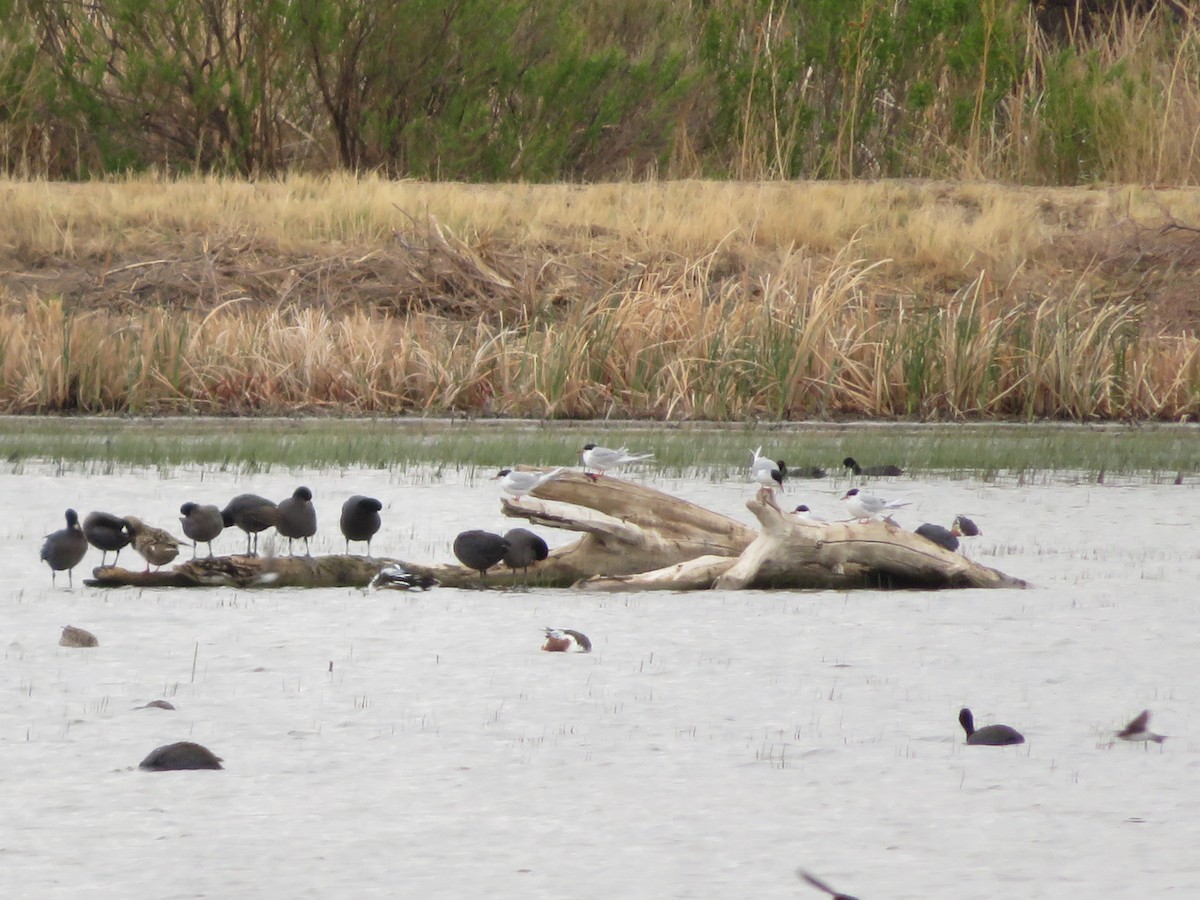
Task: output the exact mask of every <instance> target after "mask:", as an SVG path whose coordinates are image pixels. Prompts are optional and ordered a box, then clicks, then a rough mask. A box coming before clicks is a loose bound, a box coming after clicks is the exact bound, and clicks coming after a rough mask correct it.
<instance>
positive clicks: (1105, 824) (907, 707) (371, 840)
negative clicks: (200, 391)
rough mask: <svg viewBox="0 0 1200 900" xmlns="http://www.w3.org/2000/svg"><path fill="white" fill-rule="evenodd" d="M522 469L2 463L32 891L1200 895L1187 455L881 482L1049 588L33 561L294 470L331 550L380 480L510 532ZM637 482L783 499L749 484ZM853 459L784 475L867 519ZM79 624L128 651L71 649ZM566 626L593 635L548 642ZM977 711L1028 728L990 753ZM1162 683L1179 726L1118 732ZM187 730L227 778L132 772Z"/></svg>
mask: <svg viewBox="0 0 1200 900" xmlns="http://www.w3.org/2000/svg"><path fill="white" fill-rule="evenodd" d="M493 472H494V470H491V469H486V470H485V469H479V470H473V469H471V468H469V467H460V468H455V469H444V470H434V469H431V468H421V467H410V468H407V469H404V470H402V471H401V470H388V469H378V468H353V467H348V468H339V469H335V470H323V471H313V470H296V469H293V470H271V471H266V472H260V473H257V474H238V473H236V472H233V471H221V470H220V469H219V468H214V467H209V468H205V467H201V466H187V465H180V466H174V467H172V468H170V469H161V470H160V469H156V468H137V467H124V468H111V467H110V469H109V470H107V471H104V470H99V471H98V470H97V469H96V467H89V466H86V465H78V464H76V465H68V466H66V467H61V466H56V465H54V464H52V463H45V462H36V461H25V462H21V463H9V465H8V467H7V470H6V471H4V472H0V504H2V508H3V509H4V510H5V511H6V512H5V515H4V516H3V518H2V519H0V550H2V551H3V555H4V559H5V560H6V565H5V566H4V567H3V569H2V570H0V597H2V598H3V599H2V602H3V609H4V617H3V622H4V626H5V628H4V662H3V666H4V678H3V681H2V685H3V688H2V689H3V692H4V695H3V702H0V752H2V753H3V757H2V759H3V772H4V775H3V780H4V788H5V795H6V814H5V829H4V837H3V840H2V841H0V847H2V849H0V853H2V855H3V865H2V866H0V873H2V874H0V884H3V885H5V887H6V888H7V890H6V893H7V894H9V895H10V896H14V895H20V896H25V897H77V896H81V895H84V894H86V895H88V896H111V897H123V898H143V897H144V898H169V897H222V898H228V897H262V896H275V897H292V898H299V897H322V898H323V897H375V896H378V897H391V896H408V897H479V896H489V897H497V898H498V897H522V898H528V897H595V898H613V897H622V898H626V897H639V898H641V897H645V898H663V897H696V898H713V897H758V898H765V897H780V898H785V897H786V898H793V897H804V896H812V897H817V896H819V895H818V894H817V893H816V892H815V891H812V890H811V889H810V888H808V887H807V886H804V885H802V884H801V883H800V882H799V881H798V880H797V878H796V875H795V870H796V869H797V868H799V867H803V868H805V869H807V870H810V871H812V872H814V873H816V874H818V875H820V876H821V877H823V878H825V879H826V880H828V881H829V882H830V883H831V884H833V885H834V886H835V887H837V888H838V889H839V890H843V891H846V892H848V893H851V894H854V895H856V896H858V897H861V898H864V900H871V898H891V900H899V898H930V897H953V898H956V900H962V898H995V897H1000V896H1020V897H1025V898H1033V897H1063V896H1067V897H1130V896H1158V895H1163V894H1168V893H1169V894H1171V895H1172V896H1179V897H1196V896H1200V858H1198V857H1197V856H1196V847H1197V846H1198V845H1200V813H1198V812H1197V809H1198V808H1200V778H1198V777H1197V775H1198V773H1200V720H1198V719H1196V718H1194V716H1193V714H1194V713H1195V712H1196V707H1197V702H1198V700H1200V696H1198V694H1200V687H1198V686H1200V603H1198V602H1197V593H1198V592H1197V582H1198V580H1200V542H1198V540H1197V532H1196V529H1195V525H1196V522H1197V515H1196V498H1197V495H1196V493H1195V479H1194V478H1189V479H1188V480H1186V481H1185V483H1184V484H1182V485H1175V484H1171V483H1170V481H1169V480H1164V479H1154V478H1149V477H1146V478H1139V477H1137V476H1136V475H1133V476H1125V477H1122V478H1120V479H1118V478H1112V477H1109V478H1106V479H1105V483H1104V484H1097V483H1095V478H1094V477H1085V476H1082V475H1081V476H1078V477H1076V476H1073V475H1071V474H1070V473H1064V472H1053V473H1051V472H1047V473H1045V474H1043V475H1038V476H1036V477H1032V478H1031V477H1029V476H1028V475H1026V476H1024V477H1021V478H1017V477H1015V476H1006V475H1005V474H1003V473H999V474H997V475H996V476H995V477H991V478H989V479H987V480H981V479H975V478H969V477H962V476H961V475H952V474H949V473H943V474H939V473H937V472H936V471H934V472H922V473H920V474H918V475H916V476H904V477H901V478H895V479H888V480H886V481H885V482H883V481H873V482H868V484H869V485H870V487H871V489H872V490H873V491H875V492H876V493H879V494H881V495H884V496H887V497H889V498H896V499H905V500H910V501H912V506H911V507H910V508H908V509H905V510H901V511H900V513H899V514H898V515H897V517H896V518H897V520H898V522H899V523H900V524H901V525H903V526H905V527H908V528H913V527H915V526H917V525H919V524H920V523H921V522H925V521H931V522H938V523H940V524H943V525H947V526H948V525H949V524H950V520H951V519H952V518H953V516H954V515H955V514H956V513H966V514H968V515H970V516H971V517H972V518H974V519H975V520H976V521H977V522H978V523H979V524H980V526H981V527H982V529H983V532H984V533H983V535H982V536H980V537H977V538H973V539H970V540H968V541H965V542H964V544H965V549H966V552H967V553H968V554H970V555H971V556H972V557H973V558H976V559H978V560H979V561H981V562H983V563H985V564H987V565H990V566H994V567H996V568H999V569H1001V570H1003V571H1005V572H1007V573H1008V574H1010V575H1015V576H1018V577H1021V578H1025V579H1027V580H1028V581H1029V582H1030V583H1031V585H1032V587H1031V588H1030V589H1028V590H1023V591H1021V590H996V591H943V592H895V593H883V592H871V591H861V592H853V593H839V592H790V591H779V592H756V591H748V592H737V593H722V592H715V591H713V592H697V593H686V592H684V593H640V594H632V593H630V594H589V593H584V592H579V591H570V590H528V591H522V590H512V591H498V590H497V591H491V590H488V591H483V590H452V589H446V588H435V589H433V590H431V591H428V592H425V593H418V592H414V593H407V594H406V593H394V592H386V591H383V592H364V591H359V590H351V589H338V590H259V591H237V590H226V589H212V590H133V589H93V588H87V587H83V586H81V583H80V582H81V581H82V578H83V577H84V576H85V575H86V574H87V573H90V571H91V569H92V568H93V567H94V566H96V565H98V563H99V559H100V554H99V551H96V550H94V549H93V550H89V551H88V555H87V557H86V558H85V560H84V563H83V565H81V566H80V567H79V568H77V569H76V572H75V576H76V579H75V587H74V589H73V590H68V589H66V588H65V586H64V585H65V581H66V579H65V578H64V577H63V576H62V575H61V574H60V576H59V587H58V588H56V589H52V588H51V585H50V574H49V572H48V570H47V569H46V567H45V565H44V564H41V563H40V562H39V561H38V550H39V547H40V544H41V539H42V536H43V535H44V534H46V533H47V532H49V531H52V530H55V529H58V528H61V527H62V525H63V511H64V509H66V508H67V507H74V508H75V509H77V510H79V513H80V516H81V517H82V516H83V515H84V514H85V513H86V512H88V511H90V510H94V509H102V510H106V511H110V512H115V513H118V514H121V515H127V514H131V515H138V516H140V517H142V518H143V519H145V520H146V521H148V522H150V523H152V524H155V525H160V526H164V527H167V528H169V529H170V530H173V531H175V533H176V534H179V531H178V527H177V526H178V509H179V506H180V504H181V503H182V502H184V501H187V500H195V501H198V502H205V503H216V504H218V505H223V504H224V503H225V502H226V501H227V500H228V499H229V498H230V497H232V496H233V495H234V494H236V493H240V492H243V491H253V492H256V493H260V494H263V495H265V496H268V497H271V498H273V499H282V498H283V497H286V496H288V495H289V494H290V493H291V491H292V490H293V488H294V487H296V486H297V485H300V484H304V485H307V486H308V487H310V488H311V489H312V491H313V494H314V497H315V500H314V503H315V504H316V507H317V510H318V515H319V524H320V531H319V532H318V535H317V538H316V539H315V541H314V547H313V550H314V553H330V552H337V553H340V552H342V547H343V544H342V539H341V536H340V534H339V532H338V530H337V514H338V510H339V508H340V506H341V502H342V500H344V499H345V498H346V497H348V496H349V495H351V494H354V493H363V494H371V495H374V496H376V497H379V498H380V499H381V500H382V501H383V504H384V509H383V523H384V524H383V529H382V531H381V532H380V534H379V535H377V537H376V539H375V541H374V542H373V545H372V547H373V549H374V551H375V552H376V553H377V554H379V555H387V556H394V557H397V558H401V559H410V560H414V561H422V562H436V561H448V560H450V559H451V558H452V557H451V552H450V544H451V541H452V540H453V538H454V536H455V534H457V533H458V532H459V531H461V530H464V529H467V528H476V527H478V528H486V529H490V530H504V529H505V528H507V527H511V526H512V525H514V524H517V523H514V522H513V520H508V519H505V518H503V517H502V516H501V515H500V512H499V507H500V504H499V491H498V489H497V486H496V484H495V482H492V481H489V480H488V476H490V475H491V474H493ZM629 477H631V478H634V479H636V480H642V481H645V482H646V483H649V484H651V485H653V486H656V487H659V488H661V489H663V490H666V491H669V492H672V493H675V494H678V495H680V496H683V497H686V498H687V499H690V500H693V501H695V502H697V503H700V504H702V505H704V506H707V507H709V508H712V509H715V510H718V511H721V512H725V513H727V514H730V515H733V516H736V517H738V518H741V519H744V520H745V521H747V522H749V523H753V519H752V517H751V516H750V514H749V513H748V512H747V511H746V510H745V508H744V503H745V501H746V500H747V499H749V498H750V497H751V496H752V494H753V491H754V487H753V486H752V485H750V484H749V483H747V482H745V481H743V480H741V479H740V478H732V477H731V478H729V479H724V480H723V479H714V478H712V477H708V476H703V475H699V476H696V477H684V476H675V475H671V476H666V475H663V474H662V473H660V472H655V471H653V470H649V471H643V472H636V471H635V472H631V473H630V474H629ZM849 484H850V481H849V480H848V479H847V477H846V476H845V475H842V474H840V473H839V474H837V475H835V476H831V477H828V478H825V479H822V480H820V481H798V482H789V483H788V485H787V489H786V491H785V492H784V494H783V500H784V502H785V503H787V504H794V503H799V502H806V503H808V504H809V505H810V506H811V507H813V509H814V510H815V511H817V512H819V513H823V514H825V515H826V516H828V517H831V518H832V517H839V518H840V517H843V513H842V511H841V509H840V504H839V503H838V502H837V499H836V498H838V497H840V496H841V494H842V493H844V491H845V490H846V488H847V487H848V486H849ZM538 530H539V531H540V532H541V533H543V534H544V535H546V537H547V539H548V540H549V541H550V543H551V544H552V545H558V544H562V543H566V542H568V541H569V540H571V539H572V537H571V536H570V535H566V534H560V533H555V532H553V531H548V530H546V529H538ZM241 546H242V536H241V534H240V532H238V533H226V534H224V535H222V536H221V537H220V538H218V540H217V542H216V549H217V552H219V553H228V552H232V551H235V550H237V549H238V548H239V547H241ZM265 546H266V547H270V546H271V540H270V539H267V540H266V541H265ZM274 546H275V549H276V552H286V545H285V543H280V542H278V541H277V540H276V542H275V544H274ZM184 553H185V554H187V553H190V551H188V550H185V551H184ZM121 563H122V564H124V565H127V566H131V567H132V566H134V565H141V564H142V563H141V560H140V558H138V557H136V556H135V555H134V554H133V553H132V551H131V550H126V551H124V552H123V553H122V556H121ZM68 624H71V625H75V626H79V627H82V628H86V629H88V630H90V631H92V632H93V633H94V634H96V635H97V637H98V638H99V641H100V646H99V647H98V648H95V649H67V648H63V647H60V646H58V643H57V642H58V637H59V633H60V629H61V628H62V626H64V625H68ZM546 625H551V626H560V627H569V628H576V629H579V630H581V631H583V632H585V633H586V634H588V635H589V636H590V637H591V639H592V641H593V643H594V647H595V649H594V651H593V652H592V653H590V654H578V653H572V654H551V653H543V652H540V650H539V647H540V645H541V642H542V633H541V630H542V627H543V626H546ZM157 699H165V700H169V701H170V702H171V703H173V704H174V705H175V706H176V707H177V709H176V711H174V712H171V711H164V710H159V709H137V708H136V707H139V706H141V705H143V704H146V703H148V702H149V701H152V700H157ZM962 706H969V707H971V708H972V709H973V710H974V712H975V717H976V721H977V722H978V723H980V724H986V723H992V722H1003V723H1007V724H1009V725H1013V726H1015V727H1016V728H1018V729H1020V730H1021V731H1022V732H1024V734H1025V736H1026V739H1027V742H1026V743H1025V744H1024V745H1021V746H1016V747H1004V748H993V747H967V746H965V745H964V742H963V738H964V735H963V733H962V731H961V730H960V728H959V726H958V723H957V714H958V710H959V708H960V707H962ZM1143 708H1149V709H1151V710H1152V712H1153V718H1152V720H1151V726H1152V727H1153V728H1154V730H1156V731H1159V732H1161V733H1164V734H1167V735H1170V737H1169V739H1168V740H1167V741H1166V742H1165V744H1163V745H1162V746H1161V747H1160V746H1157V745H1150V747H1149V749H1145V748H1144V747H1143V746H1142V745H1140V744H1139V745H1130V744H1119V745H1117V746H1110V741H1111V738H1112V735H1113V733H1114V731H1115V730H1116V729H1118V728H1119V727H1120V726H1121V725H1123V724H1124V723H1125V722H1126V721H1128V720H1129V719H1130V718H1132V717H1133V716H1134V715H1135V714H1136V713H1138V712H1139V711H1140V710H1141V709H1143ZM1194 726H1196V727H1194ZM179 740H193V741H198V742H200V743H202V744H204V745H206V746H208V747H210V748H211V749H212V750H213V751H215V752H216V753H217V754H218V755H219V756H222V757H223V758H224V759H225V771H223V772H169V773H161V774H159V773H146V772H141V771H139V770H138V769H137V768H136V767H137V764H138V762H139V761H140V760H141V759H142V758H143V757H144V756H145V755H146V754H147V753H149V752H150V750H152V749H153V748H155V747H157V746H159V745H162V744H166V743H170V742H173V741H179ZM1189 773H1191V774H1189Z"/></svg>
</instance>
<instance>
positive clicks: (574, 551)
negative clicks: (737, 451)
mask: <svg viewBox="0 0 1200 900" xmlns="http://www.w3.org/2000/svg"><path fill="white" fill-rule="evenodd" d="M746 506H747V508H748V509H749V510H750V511H751V512H752V513H753V514H754V516H755V517H756V518H757V519H758V521H759V524H760V526H761V530H760V531H759V532H758V533H757V534H756V533H755V531H754V530H753V529H752V528H750V527H748V526H746V525H744V524H742V523H741V522H738V521H736V520H734V519H731V518H729V517H727V516H724V515H721V514H720V513H716V512H713V511H711V510H707V509H704V508H703V507H701V506H697V505H696V504H694V503H689V502H688V501H686V500H681V499H680V498H678V497H673V496H671V495H669V494H665V493H663V492H662V491H658V490H655V489H653V488H649V487H646V486H644V485H640V484H636V483H634V482H630V481H624V480H622V479H618V478H612V477H609V476H604V477H600V478H592V477H590V476H587V475H583V474H581V473H579V472H565V473H563V474H561V475H559V476H558V477H556V478H554V479H552V480H550V481H547V482H544V483H543V484H542V485H540V486H539V487H537V488H536V489H535V490H534V491H533V492H532V493H531V494H529V495H526V496H524V497H522V498H521V499H520V500H509V499H507V498H506V499H503V500H501V512H503V514H504V515H506V516H509V517H511V518H517V519H524V520H526V521H528V522H529V523H530V524H531V525H534V526H542V527H545V528H558V529H563V530H566V531H572V532H575V533H578V534H579V535H580V537H579V539H578V540H576V541H574V542H573V543H571V544H568V545H566V546H563V547H557V548H555V549H554V550H552V551H551V552H550V556H549V558H548V559H546V560H544V561H542V562H539V563H536V564H534V565H533V566H531V567H530V568H529V569H528V571H519V570H518V571H510V570H508V569H506V568H504V567H503V566H502V565H501V566H496V567H494V568H492V569H491V570H490V571H489V572H488V574H487V577H486V579H481V578H480V575H479V573H478V572H476V571H474V570H471V569H467V568H465V567H463V566H459V565H449V564H447V565H421V564H417V563H410V562H405V563H401V565H403V566H404V567H405V568H406V569H407V570H408V571H410V572H412V573H414V574H416V575H420V576H428V577H432V578H435V579H437V581H438V582H439V583H440V584H442V585H444V586H447V587H469V586H478V585H480V584H481V583H482V584H485V585H486V586H489V587H507V586H518V585H536V586H546V587H569V586H575V587H577V588H579V589H582V590H595V591H642V590H705V589H708V588H716V589H719V590H738V589H743V588H791V589H803V588H810V589H826V590H827V589H837V590H849V589H853V588H926V589H928V588H969V587H977V588H978V587H989V588H991V587H1025V586H1026V585H1025V582H1023V581H1021V580H1020V579H1018V578H1012V577H1010V576H1008V575H1005V574H1004V573H1002V572H999V571H997V570H995V569H990V568H988V567H987V566H982V565H979V564H978V563H975V562H973V561H971V560H970V559H968V558H967V557H965V556H963V555H961V554H958V553H953V552H951V551H949V550H945V549H944V548H942V547H939V546H938V545H936V544H934V543H932V542H931V541H928V540H926V539H925V538H923V537H921V536H920V535H918V534H915V533H914V532H911V531H905V530H904V529H902V528H900V527H899V526H898V525H896V524H895V523H893V522H890V521H887V520H885V521H878V520H873V521H869V522H855V521H848V522H829V523H813V522H809V521H805V520H801V519H799V518H797V517H796V516H794V515H792V514H790V513H786V512H784V511H783V510H781V509H780V508H779V506H778V505H777V504H776V502H775V498H774V495H773V494H772V492H771V491H769V490H767V489H766V488H763V489H761V490H759V492H758V494H757V495H756V496H755V497H754V498H753V499H752V500H750V501H749V502H748V503H747V504H746ZM396 562H397V561H396V560H394V559H371V558H367V557H362V556H321V557H293V556H287V557H252V556H224V557H213V558H209V559H195V560H189V561H187V562H184V563H182V564H180V565H178V566H175V567H174V568H172V569H167V570H159V571H156V572H138V571H130V570H128V569H120V568H116V567H107V568H99V569H96V570H95V572H94V576H93V578H92V579H90V580H89V581H88V582H87V584H89V585H92V586H96V587H117V586H134V587H201V586H215V585H220V586H226V587H243V588H245V587H258V588H262V587H363V586H366V585H368V584H369V583H370V582H371V579H372V578H374V577H375V575H377V574H378V573H379V571H380V569H382V568H383V567H385V566H387V565H391V564H395V563H396Z"/></svg>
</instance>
